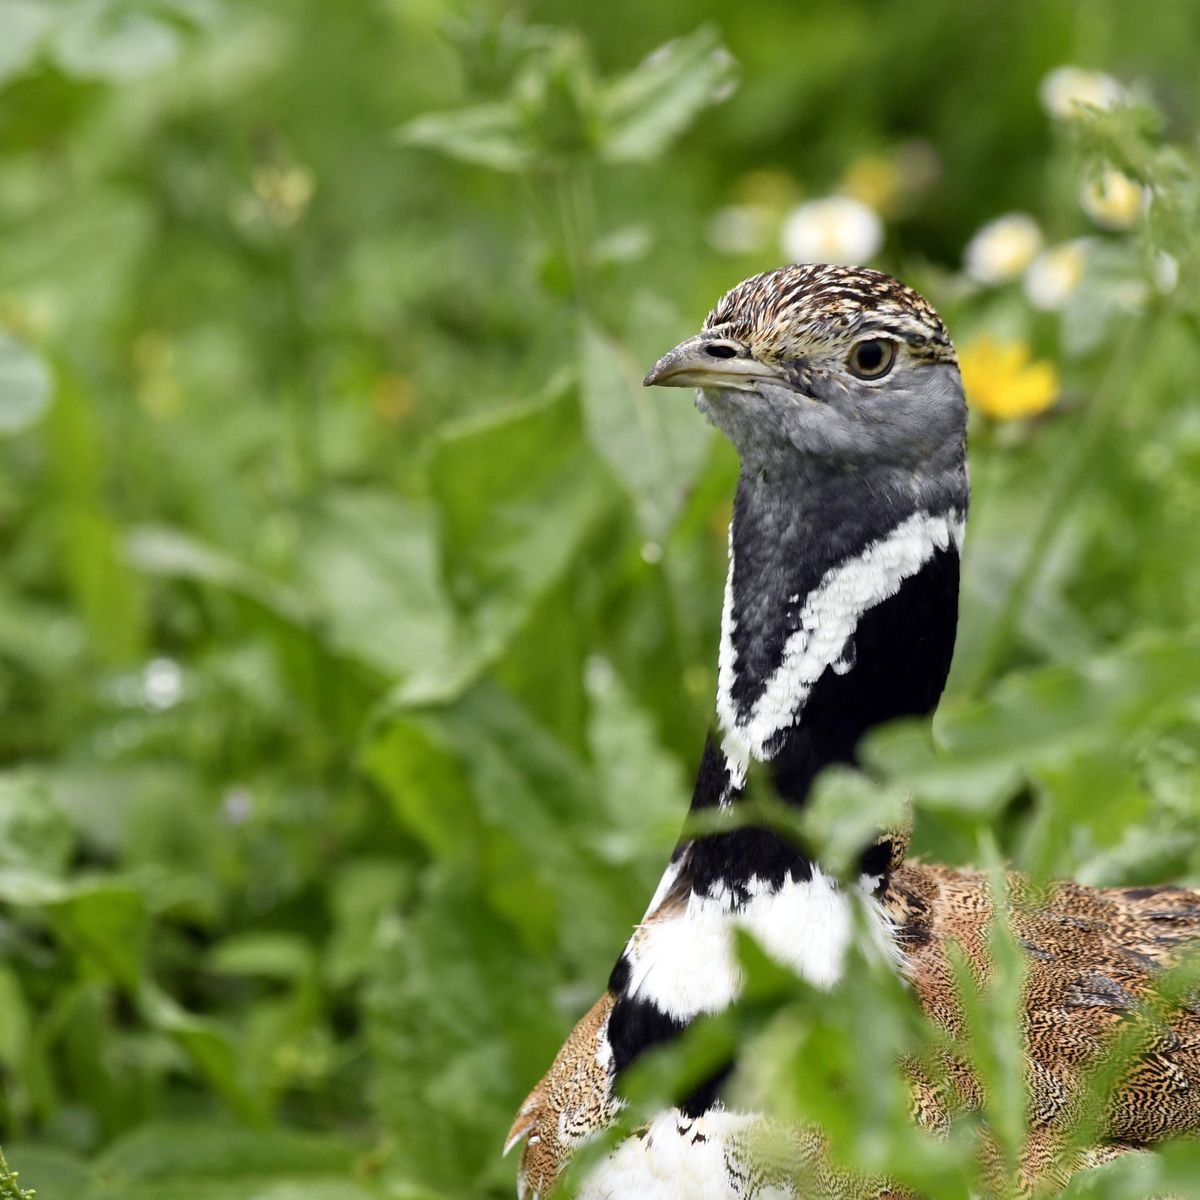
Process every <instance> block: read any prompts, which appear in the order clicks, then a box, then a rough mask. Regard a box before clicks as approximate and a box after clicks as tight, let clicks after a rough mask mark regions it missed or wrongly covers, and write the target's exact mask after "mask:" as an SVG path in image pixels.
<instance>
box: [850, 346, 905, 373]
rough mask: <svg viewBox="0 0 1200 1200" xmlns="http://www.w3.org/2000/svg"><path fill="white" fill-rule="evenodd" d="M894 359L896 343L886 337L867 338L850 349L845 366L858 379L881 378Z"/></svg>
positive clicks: (889, 368) (890, 367) (888, 369)
mask: <svg viewBox="0 0 1200 1200" xmlns="http://www.w3.org/2000/svg"><path fill="white" fill-rule="evenodd" d="M895 361H896V343H895V342H892V341H888V339H887V338H868V339H867V340H866V341H864V342H859V343H858V345H857V346H855V347H854V348H853V349H852V350H851V351H850V357H849V358H848V359H847V360H846V366H847V367H848V368H849V369H850V374H851V375H857V376H858V377H859V379H882V378H883V377H884V376H885V375H886V374H887V373H888V372H889V371H890V370H891V369H892V364H893V363H894V362H895Z"/></svg>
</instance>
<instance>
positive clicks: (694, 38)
mask: <svg viewBox="0 0 1200 1200" xmlns="http://www.w3.org/2000/svg"><path fill="white" fill-rule="evenodd" d="M736 80H737V69H736V63H735V61H734V59H733V56H732V55H731V54H730V53H729V51H728V50H726V49H725V47H724V46H722V45H721V42H720V38H719V36H718V34H717V32H716V30H715V29H713V28H711V27H709V26H705V27H704V28H702V29H698V30H696V32H695V33H692V34H689V35H688V36H687V37H682V38H677V39H676V40H675V41H671V42H667V43H665V44H664V45H662V46H659V48H658V49H657V50H655V51H654V52H653V53H652V54H651V55H650V56H649V57H648V58H647V59H645V61H643V62H642V63H641V64H639V65H638V66H637V67H635V68H634V69H633V70H632V71H630V72H629V73H628V74H626V75H623V76H621V77H620V78H618V79H615V80H613V81H612V82H611V83H608V84H606V85H605V87H604V89H603V91H602V92H601V96H600V112H601V116H602V119H603V122H604V125H605V136H604V138H603V141H602V152H603V154H604V157H605V158H607V159H608V160H609V161H611V162H632V161H646V160H649V159H653V158H656V157H657V156H659V155H660V154H662V153H663V152H664V151H665V150H666V149H667V147H668V146H669V145H670V144H671V142H673V141H674V140H675V138H677V137H678V136H679V134H681V133H682V132H683V131H684V130H685V129H686V128H687V127H688V125H690V124H691V122H692V121H693V120H694V119H695V117H696V116H697V115H698V114H699V113H700V112H702V111H703V110H704V109H705V108H708V107H709V106H710V105H713V104H718V103H720V102H721V101H722V100H724V99H726V98H727V97H728V96H729V95H731V94H732V92H733V90H734V88H735V87H736Z"/></svg>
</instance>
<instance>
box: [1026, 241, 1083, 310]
mask: <svg viewBox="0 0 1200 1200" xmlns="http://www.w3.org/2000/svg"><path fill="white" fill-rule="evenodd" d="M1087 248H1088V239H1087V238H1076V239H1075V240H1074V241H1070V242H1060V243H1059V244H1058V245H1057V246H1051V247H1050V248H1049V249H1048V250H1043V251H1042V253H1041V254H1039V255H1038V256H1037V258H1035V259H1034V260H1033V262H1031V263H1030V264H1029V269H1028V270H1027V271H1026V272H1025V295H1026V296H1028V297H1029V303H1030V304H1032V305H1033V307H1034V308H1040V309H1043V310H1045V311H1053V310H1055V309H1060V308H1062V307H1063V305H1064V304H1066V302H1067V300H1068V299H1070V297H1071V294H1072V293H1073V292H1074V291H1075V289H1076V288H1077V287H1079V285H1080V283H1081V282H1082V281H1083V272H1084V270H1085V268H1086V267H1087Z"/></svg>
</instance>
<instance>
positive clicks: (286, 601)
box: [125, 526, 313, 627]
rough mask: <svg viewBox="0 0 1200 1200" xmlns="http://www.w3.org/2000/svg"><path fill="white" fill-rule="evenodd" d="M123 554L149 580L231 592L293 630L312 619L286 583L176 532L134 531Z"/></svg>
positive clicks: (158, 529) (153, 528)
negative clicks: (183, 582)
mask: <svg viewBox="0 0 1200 1200" xmlns="http://www.w3.org/2000/svg"><path fill="white" fill-rule="evenodd" d="M125 549H126V553H127V554H128V556H129V561H130V562H131V563H132V564H133V565H134V566H135V567H137V568H138V570H141V571H145V572H146V573H147V574H149V575H159V576H162V577H163V578H167V579H186V580H191V581H193V582H196V583H205V584H208V585H209V586H211V587H217V588H222V589H224V590H226V591H230V592H235V593H236V594H238V595H241V596H245V597H246V598H247V599H250V600H253V601H255V603H257V604H261V605H262V606H263V607H264V608H266V609H269V610H270V611H271V612H273V613H275V614H276V615H278V616H280V617H282V618H283V619H284V620H286V621H288V622H290V623H291V624H293V625H299V626H301V627H306V626H308V625H310V624H311V622H312V620H313V611H312V608H311V606H310V605H309V604H308V603H307V602H306V600H305V598H304V597H303V596H301V595H300V594H299V593H298V592H296V591H295V590H294V589H292V588H290V587H288V585H287V584H285V583H281V582H280V581H279V580H277V579H274V578H272V577H271V576H270V575H267V574H266V573H265V572H263V571H260V570H258V569H257V568H255V567H252V566H249V565H247V564H245V563H241V562H238V561H237V560H236V559H234V558H232V557H230V556H229V555H228V554H226V553H224V551H222V550H218V549H216V548H215V547H212V546H208V545H205V544H204V543H203V542H200V541H198V540H196V539H195V538H194V537H191V536H190V535H188V534H186V533H184V532H182V531H181V530H177V529H168V528H164V527H161V526H142V527H139V528H137V529H134V530H132V531H131V532H130V534H129V536H128V538H127V539H126V546H125Z"/></svg>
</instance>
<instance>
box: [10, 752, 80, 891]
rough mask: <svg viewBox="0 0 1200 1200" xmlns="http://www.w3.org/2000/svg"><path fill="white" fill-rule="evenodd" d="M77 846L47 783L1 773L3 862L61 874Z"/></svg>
mask: <svg viewBox="0 0 1200 1200" xmlns="http://www.w3.org/2000/svg"><path fill="white" fill-rule="evenodd" d="M74 846H75V837H74V834H73V832H72V829H71V825H70V822H69V821H68V820H67V818H66V816H65V815H64V814H63V812H62V811H61V810H60V809H59V807H58V805H57V804H56V803H55V802H54V799H53V797H52V796H51V794H50V791H49V789H48V788H47V787H46V786H45V784H44V783H42V782H41V781H40V780H39V779H38V778H37V777H36V776H33V775H27V774H18V773H11V774H5V775H0V864H4V865H6V866H13V867H27V868H31V869H33V870H36V871H40V872H44V873H46V874H49V875H59V874H61V873H62V871H63V869H64V867H66V865H67V860H68V858H69V857H70V854H71V851H72V850H73V849H74Z"/></svg>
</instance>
